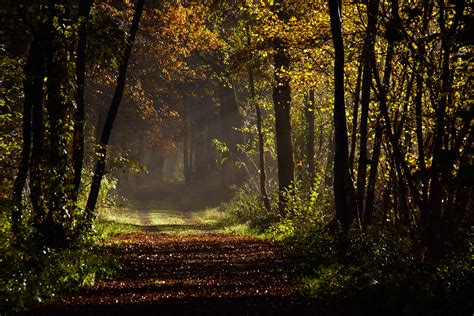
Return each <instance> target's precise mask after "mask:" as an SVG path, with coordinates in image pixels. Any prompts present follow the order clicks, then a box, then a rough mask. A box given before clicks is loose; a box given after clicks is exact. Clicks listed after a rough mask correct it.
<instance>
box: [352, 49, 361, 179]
mask: <svg viewBox="0 0 474 316" xmlns="http://www.w3.org/2000/svg"><path fill="white" fill-rule="evenodd" d="M359 59H360V60H359V66H358V67H357V81H356V87H355V94H354V110H353V114H352V135H351V151H350V154H349V170H350V171H351V173H352V174H353V173H354V160H355V151H356V142H357V126H358V123H357V121H358V119H359V118H358V116H359V100H360V86H361V81H362V69H363V65H364V63H363V54H361V56H360V58H359Z"/></svg>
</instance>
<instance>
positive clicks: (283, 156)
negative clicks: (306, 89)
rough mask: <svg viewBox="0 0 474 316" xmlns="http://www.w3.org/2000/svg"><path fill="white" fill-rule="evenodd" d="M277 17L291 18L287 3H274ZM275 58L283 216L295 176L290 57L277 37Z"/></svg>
mask: <svg viewBox="0 0 474 316" xmlns="http://www.w3.org/2000/svg"><path fill="white" fill-rule="evenodd" d="M274 10H275V11H276V14H277V16H278V18H279V19H280V20H281V21H282V22H283V23H286V22H288V20H289V17H288V13H287V12H286V10H285V8H284V6H283V5H282V4H281V3H278V4H276V5H275V6H274ZM273 48H274V50H275V53H274V57H273V61H274V66H275V72H274V78H275V85H274V87H273V95H272V96H273V107H274V109H275V136H276V151H277V165H278V209H279V212H280V215H281V216H285V215H286V211H287V210H286V205H287V201H286V198H285V192H286V191H287V190H288V188H289V187H290V185H291V183H292V182H293V180H294V169H295V166H294V161H293V142H292V139H291V115H290V103H291V88H290V78H288V76H287V75H286V74H285V71H288V70H289V68H290V57H289V55H288V51H287V47H286V44H285V43H284V40H283V39H281V38H278V37H277V38H275V40H274V43H273Z"/></svg>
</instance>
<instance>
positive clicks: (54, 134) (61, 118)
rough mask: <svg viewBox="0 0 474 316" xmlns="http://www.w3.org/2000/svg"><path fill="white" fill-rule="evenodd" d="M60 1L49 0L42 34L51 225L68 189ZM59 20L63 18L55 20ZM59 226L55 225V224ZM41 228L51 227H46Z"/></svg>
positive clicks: (64, 50)
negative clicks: (44, 52)
mask: <svg viewBox="0 0 474 316" xmlns="http://www.w3.org/2000/svg"><path fill="white" fill-rule="evenodd" d="M60 4H61V5H62V4H64V2H63V1H61V0H56V1H51V2H50V3H49V7H48V10H49V16H48V22H47V24H48V33H47V36H46V75H47V78H48V79H47V82H46V87H47V103H46V104H47V107H46V109H47V114H48V123H49V126H48V127H49V128H48V136H49V157H48V158H49V159H48V163H49V166H48V168H47V169H48V172H49V174H48V177H49V185H48V195H47V200H46V202H47V206H48V211H49V213H48V218H50V220H49V222H50V224H51V225H53V223H54V221H53V220H52V216H53V214H58V215H59V216H60V217H61V218H65V217H66V216H67V215H66V213H65V205H66V203H67V201H68V198H69V195H68V192H69V188H68V185H67V173H68V154H67V149H68V148H67V134H68V132H67V128H68V127H67V121H68V109H70V105H71V104H70V103H69V101H68V100H67V97H66V94H67V93H68V91H67V88H66V84H65V83H64V80H66V78H67V69H66V60H67V51H68V49H69V48H68V47H67V46H66V45H67V44H66V43H64V41H63V36H62V34H61V33H60V31H59V30H57V26H56V25H55V23H58V22H57V21H56V19H57V18H58V16H59V15H60V14H61V13H60V12H59V11H58V7H57V5H60ZM59 23H63V21H61V20H59ZM58 225H59V224H58ZM45 229H46V230H48V229H53V227H46V226H45ZM52 237H53V239H54V240H53V239H52V240H51V241H52V242H53V243H58V245H59V244H62V243H63V242H64V240H61V239H62V238H63V236H59V235H58V236H52Z"/></svg>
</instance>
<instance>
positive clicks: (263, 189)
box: [246, 24, 271, 212]
mask: <svg viewBox="0 0 474 316" xmlns="http://www.w3.org/2000/svg"><path fill="white" fill-rule="evenodd" d="M246 31H247V47H248V49H250V48H251V45H252V39H251V37H250V29H249V26H248V24H247V25H246ZM248 76H249V88H250V98H251V102H253V103H254V104H255V112H256V115H257V135H258V166H259V170H258V172H259V175H260V194H261V195H262V201H263V205H264V206H265V209H266V210H267V211H268V212H270V211H271V205H270V199H269V198H268V194H267V186H266V183H267V176H266V171H265V147H264V145H265V140H264V138H263V137H264V136H263V131H262V112H261V110H260V105H259V104H258V101H257V100H256V93H255V82H254V78H253V71H252V68H251V67H250V66H249V67H248Z"/></svg>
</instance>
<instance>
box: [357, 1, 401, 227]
mask: <svg viewBox="0 0 474 316" xmlns="http://www.w3.org/2000/svg"><path fill="white" fill-rule="evenodd" d="M391 10H392V13H391V14H392V19H393V20H396V21H398V19H399V15H398V0H392V8H391ZM394 46H395V43H394V41H393V40H392V39H388V47H387V54H386V56H385V66H384V75H383V85H384V87H385V90H388V89H389V87H390V77H391V74H392V59H393V55H394V48H395V47H394ZM374 71H376V70H375V69H374ZM382 134H383V129H382V124H381V117H380V116H378V117H377V122H376V124H375V143H374V149H373V151H372V158H371V165H370V171H369V180H368V183H367V197H366V202H365V212H364V223H365V224H367V225H370V224H371V223H372V217H373V210H374V197H375V184H376V181H377V170H378V165H379V159H380V147H381V146H382Z"/></svg>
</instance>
